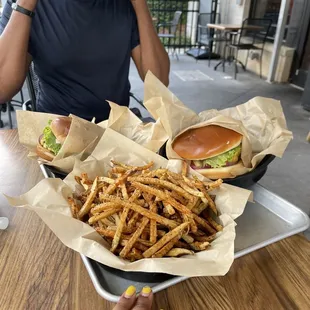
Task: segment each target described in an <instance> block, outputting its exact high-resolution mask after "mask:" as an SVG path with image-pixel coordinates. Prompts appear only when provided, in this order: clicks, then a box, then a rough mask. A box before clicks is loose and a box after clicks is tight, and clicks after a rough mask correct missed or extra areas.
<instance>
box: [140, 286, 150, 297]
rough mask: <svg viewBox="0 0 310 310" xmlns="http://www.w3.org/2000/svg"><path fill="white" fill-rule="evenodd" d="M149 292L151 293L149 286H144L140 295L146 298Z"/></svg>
mask: <svg viewBox="0 0 310 310" xmlns="http://www.w3.org/2000/svg"><path fill="white" fill-rule="evenodd" d="M151 292H152V289H151V288H150V287H149V286H145V287H144V288H143V289H142V292H141V295H142V296H144V297H148V296H149V295H150V294H151Z"/></svg>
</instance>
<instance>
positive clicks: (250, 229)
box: [41, 165, 310, 302]
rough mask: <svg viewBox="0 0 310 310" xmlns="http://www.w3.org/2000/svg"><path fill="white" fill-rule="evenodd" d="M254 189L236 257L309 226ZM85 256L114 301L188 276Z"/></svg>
mask: <svg viewBox="0 0 310 310" xmlns="http://www.w3.org/2000/svg"><path fill="white" fill-rule="evenodd" d="M41 170H42V172H43V174H44V176H45V177H46V178H48V177H55V176H54V175H53V174H52V173H51V172H50V171H49V170H48V168H46V167H45V166H44V165H41ZM250 189H251V190H252V191H253V192H254V201H255V203H248V204H247V206H246V208H245V211H244V213H243V214H242V215H241V216H240V217H239V218H238V219H237V220H236V222H237V227H236V240H235V258H238V257H241V256H243V255H246V254H248V253H251V252H253V251H255V250H257V249H260V248H263V247H265V246H267V245H269V244H271V243H274V242H277V241H279V240H281V239H284V238H287V237H289V236H292V235H295V234H297V233H300V232H303V231H305V230H307V229H308V228H309V226H310V220H309V217H308V216H307V215H306V214H305V213H304V212H303V211H301V210H300V209H299V208H297V207H296V206H294V205H293V204H291V203H290V202H288V201H286V200H285V199H283V198H281V197H279V196H277V195H276V194H274V193H272V192H270V191H268V190H267V189H265V188H264V187H262V186H261V185H259V184H256V185H254V186H253V187H252V188H250ZM81 257H82V260H83V262H84V264H85V266H86V269H87V271H88V273H89V275H90V278H91V280H92V282H93V284H94V286H95V289H96V291H97V292H98V294H99V295H100V296H102V297H103V298H105V299H107V300H109V301H112V302H117V301H118V299H119V296H120V295H121V294H122V293H123V292H124V291H125V290H126V288H127V287H128V286H129V285H131V284H133V285H135V286H136V287H137V289H138V290H140V289H142V287H143V286H145V285H149V286H151V287H152V289H153V291H154V292H155V293H156V292H159V291H161V290H163V289H165V288H167V287H169V286H172V285H174V284H176V283H179V282H181V281H184V280H186V279H187V278H186V277H176V276H171V275H166V274H146V273H125V272H123V271H120V270H115V269H112V268H110V267H107V266H104V265H102V264H100V263H97V262H95V261H93V260H92V259H89V258H87V257H86V256H83V255H81Z"/></svg>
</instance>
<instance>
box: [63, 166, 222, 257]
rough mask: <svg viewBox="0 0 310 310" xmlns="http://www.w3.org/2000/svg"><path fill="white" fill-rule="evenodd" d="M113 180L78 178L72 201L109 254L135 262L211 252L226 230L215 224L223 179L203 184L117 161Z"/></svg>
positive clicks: (78, 215) (75, 211) (183, 175)
mask: <svg viewBox="0 0 310 310" xmlns="http://www.w3.org/2000/svg"><path fill="white" fill-rule="evenodd" d="M112 164H113V167H112V168H111V171H110V172H109V173H108V176H106V177H101V176H97V177H96V178H95V179H94V180H91V179H89V177H88V176H87V174H86V173H82V174H81V176H75V180H76V182H77V183H78V184H79V185H78V186H77V188H78V190H77V191H75V192H74V194H73V195H72V197H69V198H68V202H69V205H70V208H71V213H72V216H73V217H74V218H77V219H79V220H81V221H83V222H88V224H89V225H91V226H92V227H94V228H95V229H96V231H97V232H98V233H99V234H100V235H101V236H103V237H104V239H105V240H106V241H107V242H108V244H109V247H110V251H111V252H113V253H115V254H116V255H118V256H120V257H122V258H124V259H127V260H130V261H136V260H139V259H143V258H161V257H179V256H182V255H188V254H191V255H192V254H194V253H195V252H200V251H204V250H207V249H208V248H209V247H210V243H211V242H212V241H213V240H214V239H215V236H216V233H217V232H218V231H221V230H222V229H223V227H222V226H221V225H220V224H219V223H218V222H217V221H216V216H217V209H216V205H215V196H213V195H211V194H210V192H211V191H212V190H214V189H215V188H217V187H219V186H220V185H221V184H222V180H217V181H214V182H202V181H200V180H199V179H198V178H190V177H188V176H187V167H188V166H187V164H186V163H185V162H183V165H182V173H181V174H177V173H174V172H172V171H169V170H167V169H156V170H151V168H152V166H153V162H151V163H149V164H147V165H145V166H141V167H133V166H128V165H125V164H123V163H119V162H116V161H112Z"/></svg>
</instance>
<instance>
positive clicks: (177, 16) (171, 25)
mask: <svg viewBox="0 0 310 310" xmlns="http://www.w3.org/2000/svg"><path fill="white" fill-rule="evenodd" d="M181 16H182V11H176V12H175V13H174V16H173V20H172V21H170V22H166V23H159V24H157V32H158V36H159V37H160V38H162V39H168V45H169V46H170V41H171V39H174V40H175V38H176V32H177V29H178V26H179V23H180V21H181ZM160 28H163V30H165V29H166V28H168V29H169V32H168V33H159V29H160ZM173 55H175V56H176V58H177V60H179V56H178V54H177V53H176V47H175V44H174V46H173Z"/></svg>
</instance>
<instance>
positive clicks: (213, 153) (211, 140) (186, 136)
mask: <svg viewBox="0 0 310 310" xmlns="http://www.w3.org/2000/svg"><path fill="white" fill-rule="evenodd" d="M241 142H242V135H241V134H239V133H238V132H236V131H234V130H231V129H228V128H225V127H221V126H217V125H209V126H205V127H200V128H195V129H189V130H187V131H185V132H184V133H182V134H181V135H180V136H178V137H177V138H176V139H175V140H174V141H173V143H172V148H173V150H174V151H175V152H176V153H177V154H178V155H179V156H180V157H182V158H183V159H186V160H190V161H191V167H192V168H193V169H195V170H197V171H198V172H199V173H201V174H202V175H204V176H205V177H207V178H210V179H217V178H222V179H225V178H229V177H231V173H230V172H231V171H232V170H233V169H234V168H236V167H237V166H243V164H242V162H241V160H240V157H241Z"/></svg>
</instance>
